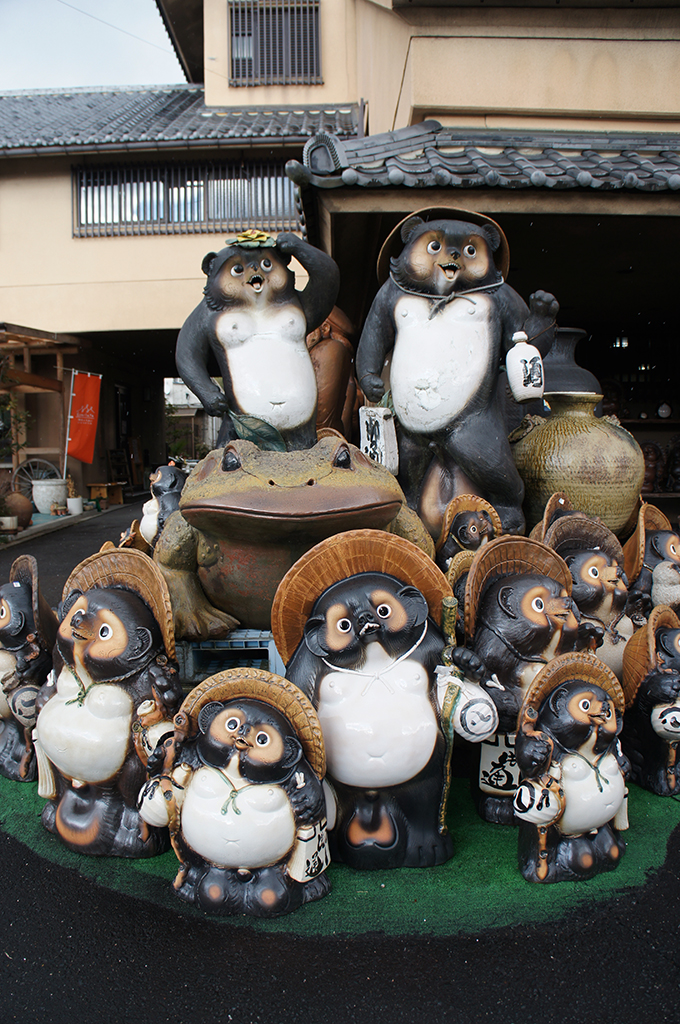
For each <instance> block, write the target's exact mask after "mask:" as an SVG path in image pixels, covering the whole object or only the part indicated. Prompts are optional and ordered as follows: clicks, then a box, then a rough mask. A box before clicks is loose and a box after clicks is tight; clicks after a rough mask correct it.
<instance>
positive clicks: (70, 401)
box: [61, 369, 76, 480]
mask: <svg viewBox="0 0 680 1024" xmlns="http://www.w3.org/2000/svg"><path fill="white" fill-rule="evenodd" d="M75 376H76V371H75V370H73V369H72V370H71V391H70V392H69V396H68V413H67V414H66V444H65V446H64V472H63V473H62V475H61V478H62V480H65V479H66V463H67V462H68V443H69V441H70V440H71V436H70V435H71V406H72V405H73V381H74V380H75Z"/></svg>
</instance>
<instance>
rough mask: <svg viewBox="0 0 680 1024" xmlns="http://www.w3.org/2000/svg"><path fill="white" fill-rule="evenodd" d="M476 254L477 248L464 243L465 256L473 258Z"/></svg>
mask: <svg viewBox="0 0 680 1024" xmlns="http://www.w3.org/2000/svg"><path fill="white" fill-rule="evenodd" d="M476 255H477V250H476V249H475V247H474V245H466V246H465V248H464V249H463V256H467V257H468V258H469V259H473V258H474V257H475V256H476Z"/></svg>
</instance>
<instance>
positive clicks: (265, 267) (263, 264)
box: [260, 256, 272, 270]
mask: <svg viewBox="0 0 680 1024" xmlns="http://www.w3.org/2000/svg"><path fill="white" fill-rule="evenodd" d="M260 266H261V267H262V269H263V270H271V269H272V261H271V260H270V259H269V257H268V256H265V258H264V259H263V260H261V261H260Z"/></svg>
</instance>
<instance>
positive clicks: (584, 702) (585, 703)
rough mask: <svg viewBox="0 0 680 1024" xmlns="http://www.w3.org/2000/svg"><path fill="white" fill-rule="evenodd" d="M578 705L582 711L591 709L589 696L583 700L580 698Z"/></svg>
mask: <svg viewBox="0 0 680 1024" xmlns="http://www.w3.org/2000/svg"><path fill="white" fill-rule="evenodd" d="M578 706H579V707H580V709H581V711H590V701H589V700H588V698H587V697H584V698H583V700H580V701H579V702H578Z"/></svg>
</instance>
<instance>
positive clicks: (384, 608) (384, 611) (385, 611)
mask: <svg viewBox="0 0 680 1024" xmlns="http://www.w3.org/2000/svg"><path fill="white" fill-rule="evenodd" d="M376 611H377V612H378V615H379V616H380V618H381V619H389V617H390V615H391V614H392V609H391V608H390V606H389V605H388V604H379V605H378V607H377V609H376Z"/></svg>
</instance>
